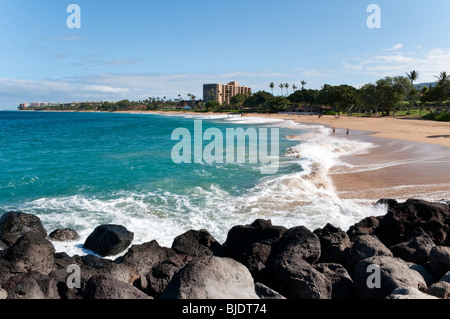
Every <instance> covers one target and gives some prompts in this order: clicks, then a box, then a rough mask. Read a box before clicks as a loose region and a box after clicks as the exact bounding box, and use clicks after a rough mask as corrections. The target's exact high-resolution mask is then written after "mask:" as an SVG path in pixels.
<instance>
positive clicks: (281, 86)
mask: <svg viewBox="0 0 450 319" xmlns="http://www.w3.org/2000/svg"><path fill="white" fill-rule="evenodd" d="M278 86H279V87H280V89H281V95H283V88H284V84H283V83H280V85H278Z"/></svg>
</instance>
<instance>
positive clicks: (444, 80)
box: [436, 71, 450, 85]
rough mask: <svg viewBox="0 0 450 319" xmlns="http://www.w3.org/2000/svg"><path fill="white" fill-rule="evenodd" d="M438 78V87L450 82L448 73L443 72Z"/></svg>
mask: <svg viewBox="0 0 450 319" xmlns="http://www.w3.org/2000/svg"><path fill="white" fill-rule="evenodd" d="M436 78H437V79H438V81H437V84H438V85H444V84H445V83H447V82H448V81H450V75H447V72H446V71H444V72H441V73H440V74H439V75H438V76H436Z"/></svg>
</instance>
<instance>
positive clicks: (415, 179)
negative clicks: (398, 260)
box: [155, 112, 450, 201]
mask: <svg viewBox="0 0 450 319" xmlns="http://www.w3.org/2000/svg"><path fill="white" fill-rule="evenodd" d="M155 113H157V114H179V115H182V114H183V113H180V112H155ZM184 114H198V113H193V112H186V113H184ZM214 114H216V115H217V113H211V115H214ZM243 116H244V117H265V118H275V119H284V120H292V121H295V122H299V123H303V124H320V125H324V126H327V127H330V128H331V127H335V128H336V134H335V137H336V138H350V139H356V140H360V141H364V142H370V143H373V144H375V145H376V147H375V148H374V149H372V150H371V151H369V153H368V154H363V155H355V156H351V157H347V158H345V159H344V160H345V161H346V162H347V163H350V164H351V165H353V167H354V168H352V169H350V168H348V167H334V168H333V169H332V171H331V172H330V173H331V177H332V179H333V183H334V186H335V188H336V190H337V192H338V194H339V196H340V198H343V199H354V200H361V201H367V200H372V201H376V200H378V199H380V198H396V199H399V200H404V199H408V198H421V199H432V200H441V199H450V177H449V176H450V123H448V122H433V121H424V120H419V119H410V118H401V117H398V118H392V117H380V118H361V117H348V116H342V117H340V118H338V119H336V118H335V117H334V116H323V117H321V118H320V119H319V117H318V116H297V115H287V114H244V115H243ZM347 129H349V130H350V134H349V135H348V136H347V135H346V131H347Z"/></svg>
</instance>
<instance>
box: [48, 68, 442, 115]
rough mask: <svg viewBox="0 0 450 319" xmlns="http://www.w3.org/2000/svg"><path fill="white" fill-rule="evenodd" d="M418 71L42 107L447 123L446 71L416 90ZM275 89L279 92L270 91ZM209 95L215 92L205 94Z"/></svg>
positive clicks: (50, 108)
mask: <svg viewBox="0 0 450 319" xmlns="http://www.w3.org/2000/svg"><path fill="white" fill-rule="evenodd" d="M419 76H420V73H419V72H418V71H416V70H413V71H411V72H408V73H406V77H405V76H397V77H385V78H383V79H380V80H378V81H377V82H375V83H368V84H366V85H364V86H362V87H361V88H355V87H353V86H350V85H345V84H343V85H335V86H333V85H329V84H324V85H323V86H322V87H321V89H320V90H314V89H306V88H305V86H306V84H307V82H306V81H300V82H299V83H298V84H300V87H301V88H300V89H298V88H299V86H297V85H296V84H289V83H279V84H278V85H277V84H275V83H274V82H271V83H269V84H268V88H269V89H270V91H271V93H269V92H266V91H259V92H255V93H253V94H252V95H251V96H247V95H242V94H238V95H236V96H233V97H232V98H231V99H230V103H229V104H220V103H219V102H218V101H214V100H213V101H209V102H207V103H204V102H203V101H201V100H200V101H198V100H197V99H196V96H194V95H192V94H187V99H183V97H182V95H181V94H179V95H178V98H177V99H175V100H170V99H166V97H163V98H162V99H161V98H159V97H157V98H155V97H152V98H148V99H146V100H142V101H129V100H122V101H119V102H101V103H99V102H96V103H89V102H86V103H72V104H64V105H61V104H60V105H52V106H47V107H45V108H40V109H46V110H72V111H104V112H115V111H130V110H141V111H152V110H163V111H164V110H171V111H173V110H178V111H186V110H192V111H195V112H239V113H249V112H252V113H276V112H307V113H310V112H315V113H317V112H320V113H322V114H330V115H334V114H336V113H338V114H349V115H352V116H367V117H370V116H391V115H394V116H410V117H417V118H420V117H424V118H425V119H431V120H437V121H448V117H449V115H448V114H449V111H450V75H448V74H447V72H441V73H440V74H439V75H438V76H436V85H435V86H430V87H425V88H423V89H422V90H420V91H418V90H417V89H416V88H415V87H414V83H415V81H417V80H418V79H419ZM277 86H278V87H279V88H280V91H279V93H280V94H279V95H278V94H277V93H274V89H275V88H276V87H277ZM208 94H209V96H213V95H214V92H210V93H208Z"/></svg>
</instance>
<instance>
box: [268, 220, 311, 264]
mask: <svg viewBox="0 0 450 319" xmlns="http://www.w3.org/2000/svg"><path fill="white" fill-rule="evenodd" d="M285 251H290V252H292V253H295V254H298V255H299V256H300V257H301V258H303V259H304V260H305V261H307V262H309V263H315V262H316V261H317V260H319V257H320V240H319V237H317V235H315V234H314V233H312V232H311V231H310V230H309V229H307V228H306V227H304V226H299V227H293V228H291V229H289V230H287V231H286V232H285V233H284V235H283V236H282V237H281V238H280V240H279V241H278V243H277V246H276V253H275V256H277V255H279V254H282V253H284V252H285Z"/></svg>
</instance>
